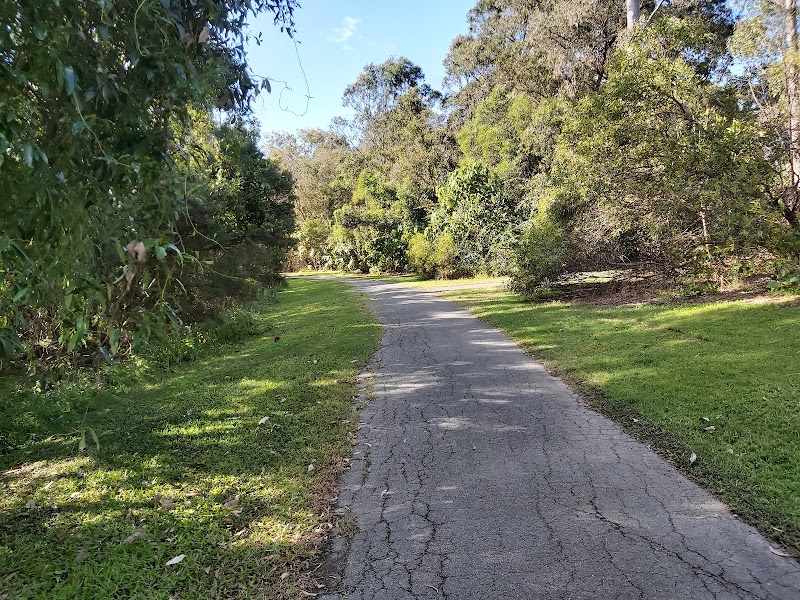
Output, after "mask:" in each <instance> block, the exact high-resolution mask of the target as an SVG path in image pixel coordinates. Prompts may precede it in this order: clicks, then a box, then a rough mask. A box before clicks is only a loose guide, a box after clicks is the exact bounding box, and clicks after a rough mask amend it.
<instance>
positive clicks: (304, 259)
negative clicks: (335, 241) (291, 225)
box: [297, 219, 331, 269]
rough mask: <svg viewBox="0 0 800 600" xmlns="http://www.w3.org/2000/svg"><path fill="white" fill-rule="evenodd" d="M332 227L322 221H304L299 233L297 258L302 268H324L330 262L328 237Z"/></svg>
mask: <svg viewBox="0 0 800 600" xmlns="http://www.w3.org/2000/svg"><path fill="white" fill-rule="evenodd" d="M330 234H331V227H330V225H328V223H327V222H326V221H323V220H322V219H309V220H307V221H304V222H303V224H302V225H301V226H300V228H299V229H298V231H297V258H298V259H299V261H300V262H301V264H302V266H306V267H311V268H312V269H321V268H323V267H324V266H325V265H326V263H327V262H328V260H329V257H328V255H327V244H328V237H329V236H330Z"/></svg>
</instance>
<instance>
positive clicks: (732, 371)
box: [444, 289, 800, 553]
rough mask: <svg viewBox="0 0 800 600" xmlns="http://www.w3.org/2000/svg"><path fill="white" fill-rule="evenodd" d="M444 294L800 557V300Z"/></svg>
mask: <svg viewBox="0 0 800 600" xmlns="http://www.w3.org/2000/svg"><path fill="white" fill-rule="evenodd" d="M444 295H445V296H446V297H448V298H450V299H452V300H455V301H457V302H459V303H461V304H462V305H464V306H466V307H467V308H468V309H469V310H470V311H472V312H473V313H474V314H475V315H477V316H478V317H480V318H482V319H484V320H485V321H487V322H489V323H491V324H492V325H495V326H497V327H499V328H501V329H503V330H505V331H506V332H508V333H509V334H510V335H511V336H512V337H513V338H514V339H515V340H517V341H518V342H520V343H521V345H522V346H523V347H525V348H526V349H527V350H529V351H530V352H531V353H532V354H534V355H535V356H536V357H537V358H539V359H541V360H542V361H543V362H544V363H545V364H546V365H547V366H548V367H549V368H550V369H551V370H553V371H554V372H555V373H556V374H558V375H560V376H562V377H564V378H565V379H566V380H568V381H569V382H571V383H572V384H574V385H575V386H576V387H578V388H579V389H581V390H582V391H583V392H584V393H585V394H586V395H587V397H588V398H589V400H590V402H592V404H593V405H594V406H595V407H597V408H599V409H600V410H601V411H603V412H605V413H606V414H608V415H610V416H611V417H612V418H615V419H616V420H618V421H619V422H621V423H622V424H623V425H625V426H626V428H628V429H629V430H630V431H631V432H632V433H633V434H634V435H636V436H638V437H639V438H640V439H643V440H644V441H646V442H648V443H650V444H651V445H652V446H653V447H654V448H656V449H657V450H659V451H660V452H662V453H663V454H665V455H666V456H667V457H669V458H670V459H672V460H673V461H674V462H675V464H676V465H678V466H680V467H681V468H683V469H685V470H686V471H687V472H688V473H690V474H691V476H692V477H694V478H695V479H696V480H698V481H699V482H701V483H702V484H704V485H705V486H706V487H707V488H708V489H710V490H711V491H712V492H714V493H715V494H717V495H718V496H720V497H721V498H722V499H724V501H725V502H726V503H727V504H728V505H729V506H730V507H731V508H732V509H733V510H734V511H736V512H738V513H739V514H741V515H742V516H744V517H745V518H746V519H748V520H749V521H750V522H752V523H753V524H755V525H757V526H758V527H760V528H761V529H762V530H763V531H764V532H765V533H767V534H769V535H771V536H772V537H774V538H776V539H778V540H779V541H781V542H783V543H784V544H785V545H787V546H788V547H790V548H791V549H793V550H794V551H795V552H796V553H800V385H798V382H799V381H800V336H798V331H800V304H798V303H797V302H789V303H787V302H783V303H775V302H773V303H757V302H753V301H737V302H714V303H707V304H688V305H686V304H684V305H674V304H673V305H641V306H612V307H606V306H603V307H601V306H591V305H568V304H563V303H558V302H550V303H541V304H528V303H524V302H523V301H522V300H521V299H520V298H519V297H518V296H516V295H514V294H512V293H509V292H507V291H502V290H485V289H477V290H476V289H470V290H458V291H453V292H447V293H445V294H444ZM691 452H695V453H696V455H697V462H695V463H694V464H693V465H690V464H689V461H688V458H689V456H690V454H691Z"/></svg>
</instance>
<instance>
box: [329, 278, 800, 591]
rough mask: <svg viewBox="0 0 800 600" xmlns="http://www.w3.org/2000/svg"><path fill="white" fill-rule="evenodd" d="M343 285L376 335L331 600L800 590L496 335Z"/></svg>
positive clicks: (722, 513)
mask: <svg viewBox="0 0 800 600" xmlns="http://www.w3.org/2000/svg"><path fill="white" fill-rule="evenodd" d="M352 283H353V285H355V286H356V287H357V288H358V289H360V290H362V291H364V292H367V293H368V294H369V295H370V297H371V298H372V305H373V309H374V311H375V312H376V314H377V316H378V318H379V319H380V320H381V321H382V322H383V323H384V325H385V335H384V340H383V345H382V347H381V349H380V350H379V352H378V354H377V355H376V358H375V361H374V364H373V371H374V373H373V375H372V377H373V381H372V384H371V387H372V389H373V391H374V398H373V401H372V402H371V403H370V404H369V405H368V406H367V407H366V408H365V409H364V411H363V412H362V418H361V420H362V425H361V427H360V429H359V435H358V445H357V447H356V449H355V453H354V456H353V460H352V463H351V468H350V470H349V471H348V473H347V474H346V475H345V477H344V481H343V485H342V490H341V494H340V496H339V506H340V511H343V512H345V518H346V519H347V518H353V519H355V521H356V523H357V525H358V527H357V531H356V532H355V534H354V535H353V536H352V537H351V538H350V539H339V540H337V541H336V542H335V544H334V550H333V557H332V564H333V565H334V567H332V568H333V570H334V573H336V571H337V570H338V575H336V574H334V575H333V577H332V580H331V585H330V586H329V589H330V588H331V587H335V588H337V589H338V593H337V594H333V595H328V596H325V598H326V600H332V599H339V598H342V599H344V598H347V599H348V600H383V599H387V600H388V599H391V600H395V599H398V600H399V599H411V598H425V599H435V598H448V599H451V600H467V599H476V600H477V599H479V600H494V599H498V600H499V599H510V598H520V599H525V600H534V599H540V598H541V599H551V598H553V599H559V598H563V599H575V600H578V599H593V600H595V599H597V600H605V599H612V598H617V599H638V598H642V599H645V598H646V599H651V598H652V599H654V600H655V599H658V600H667V599H670V598H675V599H677V598H680V599H688V600H700V599H715V600H723V599H744V598H763V599H766V598H776V599H786V600H789V599H792V600H798V599H800V566H798V564H797V563H796V562H795V561H794V560H793V559H790V558H784V557H780V556H777V555H775V554H774V553H772V552H771V551H770V548H769V546H770V542H769V541H768V540H766V539H765V538H764V537H762V536H761V535H760V534H759V533H758V532H757V531H756V530H755V529H753V528H752V527H750V526H748V525H746V524H744V523H743V522H741V521H740V520H738V519H737V518H736V517H734V516H733V515H731V513H730V512H729V511H728V510H727V509H726V508H725V506H724V505H723V504H721V503H720V502H719V501H718V500H716V499H715V498H713V497H712V496H711V495H709V494H708V493H707V492H705V491H704V490H702V489H701V488H699V487H698V486H697V485H695V484H693V483H692V482H690V481H688V480H687V479H686V478H685V477H683V476H682V475H681V474H680V473H679V472H677V471H676V470H675V469H674V468H673V467H672V466H670V465H669V464H668V463H666V462H665V461H664V460H663V459H661V458H660V457H658V456H657V455H656V454H654V453H653V452H651V451H650V450H648V449H647V448H646V447H645V446H643V445H642V444H640V443H639V442H637V441H635V440H634V439H632V438H631V437H630V436H629V435H627V434H626V433H624V432H623V431H622V429H620V427H619V426H618V425H616V424H615V423H613V422H611V421H609V420H608V419H606V418H605V417H603V416H601V415H599V414H597V413H595V412H593V411H592V410H590V409H588V408H586V406H585V405H584V404H583V403H582V402H581V399H580V398H579V397H578V396H577V395H576V394H575V393H574V392H572V391H571V390H570V389H569V388H568V387H567V386H566V385H565V384H564V383H563V382H561V381H560V380H558V379H556V378H554V377H552V376H550V375H549V374H548V373H547V372H546V371H545V369H544V368H543V367H542V366H541V365H539V364H538V363H537V362H536V361H534V360H533V359H532V358H531V357H530V356H529V355H528V354H526V353H525V352H523V351H522V350H521V349H520V348H519V347H518V346H517V345H516V344H515V343H514V342H512V341H511V340H510V339H509V338H507V337H506V336H505V335H504V334H502V333H501V332H499V331H498V330H496V329H494V328H492V327H489V326H488V325H485V324H484V323H482V322H480V321H479V320H477V319H476V318H474V317H472V316H470V315H469V314H468V313H467V312H465V311H464V310H462V309H460V308H459V307H457V306H456V305H454V304H452V303H450V302H448V301H445V300H443V299H441V298H440V297H438V296H437V295H435V294H434V293H430V292H425V291H420V290H414V289H412V288H408V287H405V286H401V285H392V284H386V283H382V282H375V281H364V280H360V281H354V282H352ZM773 546H774V544H773Z"/></svg>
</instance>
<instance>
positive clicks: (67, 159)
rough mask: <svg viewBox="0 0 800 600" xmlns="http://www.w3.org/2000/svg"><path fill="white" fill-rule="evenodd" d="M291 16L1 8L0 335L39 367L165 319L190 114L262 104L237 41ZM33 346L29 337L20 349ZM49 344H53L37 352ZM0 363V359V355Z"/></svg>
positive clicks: (97, 7) (82, 0)
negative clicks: (269, 20)
mask: <svg viewBox="0 0 800 600" xmlns="http://www.w3.org/2000/svg"><path fill="white" fill-rule="evenodd" d="M295 7H296V2H295V0H259V1H258V2H256V3H251V2H248V1H246V0H198V1H197V2H177V1H174V0H173V1H169V0H164V1H162V2H143V3H125V2H122V3H111V2H92V1H89V0H73V1H72V2H50V1H49V0H24V1H21V0H9V1H7V2H3V3H2V4H0V22H2V27H0V90H2V92H0V195H2V197H3V198H5V199H9V201H7V202H6V203H5V204H4V206H3V211H2V213H0V248H3V249H4V250H3V253H2V261H3V272H2V282H0V314H2V315H4V316H3V319H4V321H5V322H4V323H2V327H4V328H5V330H11V331H13V332H17V333H20V334H23V337H24V336H25V335H28V336H29V338H30V339H29V341H30V342H31V343H30V345H29V348H30V349H31V351H33V349H36V352H43V353H45V354H48V353H49V354H48V355H53V354H58V353H60V352H62V351H63V352H72V351H73V350H75V349H76V348H78V347H80V346H83V345H84V344H86V345H87V348H90V349H97V348H104V349H105V351H106V352H108V351H109V349H110V350H114V349H115V348H117V347H118V344H117V343H116V342H114V340H119V339H120V337H121V336H122V337H124V336H128V337H130V336H131V335H132V333H133V332H135V331H139V332H140V333H143V332H146V331H147V330H149V329H152V328H153V327H157V326H158V323H159V322H164V321H165V318H166V317H167V316H169V317H171V318H172V319H173V320H175V321H176V322H177V321H178V317H177V312H176V310H175V307H174V306H172V305H171V304H170V302H169V301H168V292H169V289H170V288H171V286H172V285H173V284H174V281H173V279H174V278H173V273H174V271H175V267H176V264H180V263H185V262H186V260H188V258H189V257H187V256H186V255H185V253H184V252H183V251H182V250H181V241H180V240H179V239H178V238H176V237H175V236H174V233H173V232H174V231H175V225H176V222H177V220H178V219H180V218H181V215H183V214H185V210H184V209H185V206H186V201H187V199H186V197H185V191H186V188H185V186H184V183H185V181H184V179H183V178H182V172H181V169H179V168H177V167H176V163H180V162H181V161H185V160H186V155H187V151H186V149H185V147H183V146H182V145H181V143H180V142H181V140H182V139H183V138H185V137H186V132H187V130H188V129H190V128H191V114H192V111H194V110H198V109H200V110H206V111H207V110H209V109H210V108H211V107H214V106H218V107H220V108H226V109H228V110H229V111H231V114H236V113H244V112H246V111H247V108H248V102H249V99H250V98H252V96H253V94H254V93H256V92H257V91H258V90H260V89H261V87H262V85H263V84H259V85H257V84H256V82H255V81H254V79H253V78H252V77H251V76H250V75H249V74H248V71H247V67H246V64H245V61H244V48H243V40H244V34H243V29H242V27H243V25H244V23H245V20H246V18H247V17H248V15H250V14H252V13H253V11H258V10H260V11H268V12H271V13H272V14H273V15H274V16H275V21H276V23H278V24H279V25H280V26H281V27H283V28H285V29H286V30H287V31H289V32H290V33H291V31H292V30H293V24H292V14H293V11H294V9H295ZM31 336H32V337H31ZM46 340H49V341H47V342H46V343H45V341H46ZM3 347H5V344H4V345H3Z"/></svg>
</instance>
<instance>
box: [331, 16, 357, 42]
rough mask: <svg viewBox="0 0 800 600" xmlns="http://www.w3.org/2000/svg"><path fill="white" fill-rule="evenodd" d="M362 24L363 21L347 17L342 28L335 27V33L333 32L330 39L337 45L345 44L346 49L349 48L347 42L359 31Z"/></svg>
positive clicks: (343, 20)
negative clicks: (359, 25)
mask: <svg viewBox="0 0 800 600" xmlns="http://www.w3.org/2000/svg"><path fill="white" fill-rule="evenodd" d="M359 23H361V19H356V18H355V17H345V18H344V19H342V26H341V27H335V28H334V29H333V32H331V35H330V37H328V39H329V40H330V41H331V42H336V43H337V44H343V45H344V46H345V47H346V46H347V41H348V40H349V39H350V38H351V37H353V34H354V33H355V32H356V29H358V24H359Z"/></svg>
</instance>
